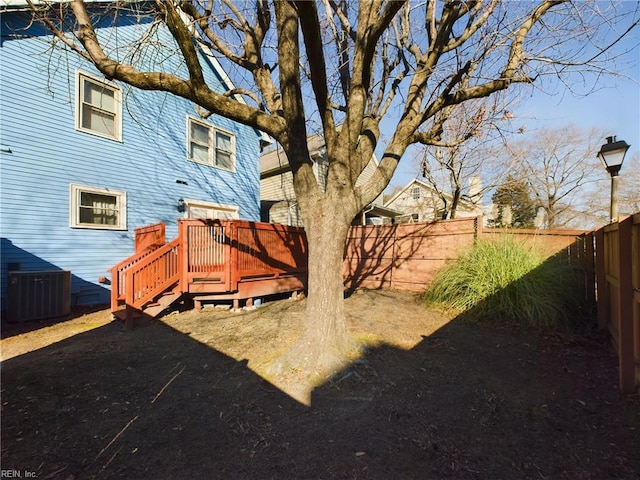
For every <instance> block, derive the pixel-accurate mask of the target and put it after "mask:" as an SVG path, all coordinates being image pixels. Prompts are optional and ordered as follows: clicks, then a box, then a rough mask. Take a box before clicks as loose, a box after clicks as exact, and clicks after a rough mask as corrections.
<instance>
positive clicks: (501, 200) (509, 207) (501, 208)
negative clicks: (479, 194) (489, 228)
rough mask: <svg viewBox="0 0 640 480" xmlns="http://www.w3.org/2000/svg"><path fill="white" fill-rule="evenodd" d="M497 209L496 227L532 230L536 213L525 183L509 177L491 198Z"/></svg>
mask: <svg viewBox="0 0 640 480" xmlns="http://www.w3.org/2000/svg"><path fill="white" fill-rule="evenodd" d="M491 200H492V201H493V203H494V205H496V207H497V215H496V218H495V220H494V224H495V226H496V227H514V228H533V227H534V224H533V222H534V220H535V218H536V213H537V211H538V209H537V207H536V205H535V203H534V202H533V200H532V198H531V192H530V189H529V186H528V185H527V183H526V182H525V181H523V180H519V179H517V178H514V177H513V176H511V175H509V176H508V177H507V179H506V181H505V182H504V183H503V184H502V185H500V186H499V187H498V188H496V191H495V193H494V194H493V196H492V197H491Z"/></svg>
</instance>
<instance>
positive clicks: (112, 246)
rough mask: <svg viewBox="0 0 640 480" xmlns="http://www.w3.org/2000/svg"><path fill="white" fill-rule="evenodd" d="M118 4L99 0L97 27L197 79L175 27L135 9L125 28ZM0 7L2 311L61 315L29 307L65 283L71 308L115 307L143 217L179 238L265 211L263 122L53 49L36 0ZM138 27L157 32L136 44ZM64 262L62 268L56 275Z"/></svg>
mask: <svg viewBox="0 0 640 480" xmlns="http://www.w3.org/2000/svg"><path fill="white" fill-rule="evenodd" d="M108 5H109V4H107V3H105V2H102V3H101V2H96V3H94V4H92V6H91V8H93V9H98V10H99V9H102V10H101V11H99V12H98V13H101V14H103V15H104V27H102V28H99V29H98V32H99V35H102V36H103V38H105V39H108V41H107V43H108V44H109V48H116V46H117V47H118V48H119V49H120V50H119V51H118V55H120V56H121V58H131V59H132V61H133V62H142V63H147V64H148V63H149V62H160V61H161V62H162V68H164V69H167V68H168V69H172V70H173V71H174V72H180V71H184V72H185V73H184V75H185V76H186V75H187V74H186V68H185V67H184V66H183V65H182V64H181V63H180V61H179V58H178V56H175V57H173V56H172V55H171V52H172V50H171V37H170V35H169V33H168V32H167V31H165V30H163V29H162V28H161V27H159V26H158V25H153V26H152V20H153V19H152V18H151V17H150V16H144V15H138V14H137V12H133V11H130V12H128V11H127V10H124V9H122V10H119V11H118V15H117V19H118V20H117V25H114V22H113V17H109V14H107V12H108V10H107V6H108ZM1 8H2V13H1V17H0V18H1V35H2V37H1V40H0V72H1V73H0V142H1V153H0V162H1V164H0V181H1V201H2V203H1V212H0V237H1V242H2V244H1V252H0V255H1V264H2V265H1V272H0V273H1V281H2V288H1V295H2V306H3V310H7V309H9V310H11V305H13V306H14V307H15V306H17V308H18V313H17V314H15V316H17V317H18V318H14V320H22V319H28V318H38V317H43V316H48V314H51V313H55V312H52V311H48V310H47V307H45V309H44V310H45V311H29V308H30V305H32V304H34V299H40V300H41V299H42V298H45V297H46V296H47V295H53V296H57V295H58V294H59V293H57V292H58V290H59V289H62V291H63V294H62V295H63V297H64V296H66V293H65V289H67V290H69V292H68V293H69V294H70V295H69V299H70V300H69V301H70V303H71V305H72V306H73V305H89V304H102V303H108V302H109V296H110V291H109V288H110V287H109V283H110V281H109V278H108V273H107V272H108V269H109V268H110V267H112V266H113V265H114V264H117V263H118V262H119V261H121V260H122V259H123V258H125V257H127V256H129V255H130V254H131V252H132V251H133V249H134V229H136V228H137V227H141V226H144V225H149V224H153V223H156V222H164V223H165V224H166V225H167V227H166V228H167V231H166V235H167V238H172V237H174V236H175V235H176V234H177V219H178V218H182V217H196V218H202V217H204V218H238V219H244V220H251V221H253V220H259V218H260V201H259V189H260V179H259V156H260V150H261V146H262V142H263V141H264V140H265V138H266V137H264V136H263V135H261V134H260V132H257V131H256V130H254V129H252V128H249V127H247V126H244V125H241V124H238V123H235V122H233V121H231V120H228V119H226V118H223V117H219V116H216V115H211V116H208V117H207V116H206V115H200V113H202V112H200V110H199V109H198V108H196V106H195V105H194V104H193V103H191V102H189V101H187V100H184V99H181V98H177V97H174V96H171V95H169V94H165V93H161V92H146V91H140V90H136V89H132V88H130V87H128V86H126V85H123V84H120V83H117V82H112V81H108V80H107V79H105V78H104V77H103V76H102V75H101V74H100V73H99V72H98V71H97V70H96V69H95V68H94V67H93V66H92V65H91V64H89V63H87V62H85V61H84V60H82V59H80V58H79V57H77V56H76V55H74V54H73V53H71V52H68V51H65V50H64V49H62V48H52V46H51V41H52V37H51V35H50V34H49V33H48V32H47V31H46V29H45V28H44V27H42V26H41V25H39V24H38V23H34V22H32V18H31V13H30V11H29V9H28V8H27V7H24V6H22V7H20V6H15V5H13V6H8V7H7V6H5V7H1ZM141 30H144V31H146V32H148V35H149V40H150V41H149V42H148V44H147V45H146V46H143V47H141V48H139V49H138V50H136V51H135V52H134V51H130V50H128V49H127V45H128V43H129V42H128V40H130V39H131V38H134V37H136V35H138V36H139V33H140V31H141ZM116 42H117V45H116ZM201 55H202V63H203V64H205V65H207V66H208V67H209V68H208V70H207V71H206V72H205V73H206V77H207V81H208V82H209V84H210V85H218V86H219V90H220V91H221V92H222V91H227V90H229V89H231V88H233V86H232V85H231V83H230V81H229V79H228V77H227V75H226V74H225V72H224V71H222V69H221V67H220V65H219V64H218V62H217V61H216V60H215V58H213V56H211V55H210V52H206V51H202V52H201ZM127 56H128V57H127ZM43 272H45V273H43ZM55 272H58V273H61V275H58V277H60V278H58V279H52V278H53V277H51V278H50V277H48V276H47V275H51V274H52V273H53V274H54V275H53V276H54V277H55ZM62 272H70V273H66V275H67V276H68V277H69V279H70V285H69V284H66V285H65V284H64V282H65V281H64V278H63V277H64V274H62ZM68 281H69V280H67V282H68ZM60 282H62V283H61V284H60V285H58V283H60ZM34 295H35V297H34ZM40 300H36V301H35V303H37V302H38V301H40ZM45 303H46V302H45ZM53 303H54V304H55V301H54V302H53Z"/></svg>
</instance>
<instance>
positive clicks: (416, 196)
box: [411, 187, 420, 200]
mask: <svg viewBox="0 0 640 480" xmlns="http://www.w3.org/2000/svg"><path fill="white" fill-rule="evenodd" d="M411 196H412V197H413V199H414V200H420V187H413V188H412V189H411Z"/></svg>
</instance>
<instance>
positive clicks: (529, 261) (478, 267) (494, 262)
mask: <svg viewBox="0 0 640 480" xmlns="http://www.w3.org/2000/svg"><path fill="white" fill-rule="evenodd" d="M580 278H581V277H580V275H578V274H577V272H576V269H575V266H574V265H571V264H569V262H567V261H566V260H565V259H562V258H560V256H557V257H552V258H546V257H545V256H544V255H543V254H542V253H541V252H539V251H538V250H536V249H534V248H532V247H528V246H526V245H525V244H523V243H522V242H520V241H518V240H517V239H515V238H514V236H513V235H509V234H505V235H504V236H501V237H499V238H498V239H497V240H495V239H494V240H481V241H478V242H477V243H476V245H475V246H474V247H473V248H472V249H471V250H470V251H469V252H467V253H466V254H464V255H462V256H461V257H460V258H458V259H457V260H455V261H453V262H451V263H449V264H447V265H445V267H443V268H442V270H440V272H438V274H437V276H436V278H435V279H434V281H433V283H432V284H431V286H430V288H429V289H428V290H427V292H426V293H425V294H424V300H425V301H426V302H427V303H428V304H431V305H434V304H435V305H440V306H443V307H445V308H447V309H453V310H454V311H456V312H458V313H461V314H462V317H463V318H466V319H469V320H474V321H507V322H515V323H517V324H521V325H527V326H531V327H536V328H543V329H566V328H568V327H571V326H574V324H575V320H576V319H577V318H579V316H580V315H582V314H584V312H581V311H580V310H581V309H582V308H583V304H584V302H583V301H582V297H581V288H580Z"/></svg>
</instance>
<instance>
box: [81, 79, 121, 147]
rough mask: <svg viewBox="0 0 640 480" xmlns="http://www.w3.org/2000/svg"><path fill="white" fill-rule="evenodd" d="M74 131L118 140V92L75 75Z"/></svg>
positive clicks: (113, 87) (119, 128)
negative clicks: (75, 129)
mask: <svg viewBox="0 0 640 480" xmlns="http://www.w3.org/2000/svg"><path fill="white" fill-rule="evenodd" d="M76 83H77V95H76V128H77V129H78V130H81V131H83V132H88V133H92V134H94V135H99V136H101V137H105V138H111V139H113V140H118V141H120V140H122V91H121V90H120V89H119V88H118V87H116V86H114V85H112V84H110V83H106V82H103V81H100V80H98V79H96V78H93V77H90V76H88V75H86V74H84V73H81V72H78V73H77V77H76Z"/></svg>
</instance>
